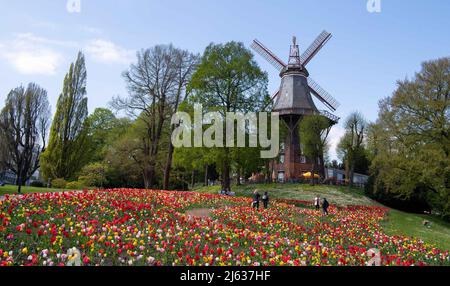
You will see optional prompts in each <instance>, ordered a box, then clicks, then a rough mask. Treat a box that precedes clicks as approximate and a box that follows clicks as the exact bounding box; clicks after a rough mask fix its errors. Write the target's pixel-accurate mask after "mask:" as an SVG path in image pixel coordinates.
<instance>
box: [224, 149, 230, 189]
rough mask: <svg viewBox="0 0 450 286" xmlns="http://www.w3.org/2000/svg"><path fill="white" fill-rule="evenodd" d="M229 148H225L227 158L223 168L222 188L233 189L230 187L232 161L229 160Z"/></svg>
mask: <svg viewBox="0 0 450 286" xmlns="http://www.w3.org/2000/svg"><path fill="white" fill-rule="evenodd" d="M228 150H229V149H228V148H225V159H224V160H223V168H222V190H224V191H231V187H230V163H229V161H228V155H229V154H228Z"/></svg>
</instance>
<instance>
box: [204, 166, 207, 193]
mask: <svg viewBox="0 0 450 286" xmlns="http://www.w3.org/2000/svg"><path fill="white" fill-rule="evenodd" d="M204 185H205V187H207V186H208V164H206V165H205V184H204Z"/></svg>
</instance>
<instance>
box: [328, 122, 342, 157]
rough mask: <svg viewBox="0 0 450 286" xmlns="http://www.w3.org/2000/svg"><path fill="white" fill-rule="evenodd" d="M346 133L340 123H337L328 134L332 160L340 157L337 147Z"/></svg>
mask: <svg viewBox="0 0 450 286" xmlns="http://www.w3.org/2000/svg"><path fill="white" fill-rule="evenodd" d="M344 134H345V129H344V128H342V127H341V126H339V125H336V126H334V127H333V128H332V129H331V131H330V134H329V135H328V142H329V143H328V144H329V147H330V152H329V153H330V159H331V160H337V159H338V156H337V152H336V148H337V146H338V144H339V141H340V140H341V138H342V136H344Z"/></svg>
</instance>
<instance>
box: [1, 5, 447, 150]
mask: <svg viewBox="0 0 450 286" xmlns="http://www.w3.org/2000/svg"><path fill="white" fill-rule="evenodd" d="M367 1H368V0H340V1H336V0H309V1H306V0H297V1H288V0H281V1H275V0H273V1H268V0H266V1H264V0H259V1H256V0H249V1H245V0H241V1H237V0H230V1H212V0H211V1H207V0H196V1H194V0H184V1H183V0H179V1H178V0H172V1H144V0H134V1H133V0H128V1H126V0H116V1H112V0H109V1H107V0H81V11H80V13H69V11H68V10H67V7H66V4H67V0H34V1H25V0H15V1H7V0H0V107H1V106H2V105H3V102H4V100H5V98H6V95H7V93H8V91H9V90H10V89H12V88H14V87H16V86H18V85H20V84H27V83H28V82H31V81H32V82H36V83H38V84H40V85H41V86H42V87H44V88H46V89H47V90H48V94H49V99H50V102H51V105H52V107H53V108H54V106H55V104H56V99H57V97H58V95H59V93H60V91H61V88H62V82H63V78H64V74H65V73H66V72H67V70H68V66H69V64H70V62H72V61H73V60H74V59H75V57H76V53H77V51H78V50H80V49H82V50H83V51H84V52H85V54H86V57H87V62H86V64H87V70H88V86H87V88H88V97H89V111H90V112H92V111H93V110H94V108H96V107H100V106H107V104H108V102H109V101H110V99H111V97H112V96H115V95H125V94H126V90H125V84H124V81H123V79H122V77H121V73H122V72H123V71H124V70H126V69H127V67H128V66H129V64H130V63H131V62H132V61H134V58H135V52H136V51H137V50H139V49H142V48H148V47H151V46H153V45H156V44H165V43H173V44H174V45H175V46H178V47H181V48H184V49H189V50H191V51H193V52H198V53H201V52H202V51H203V49H204V48H205V47H206V46H207V45H208V44H209V43H210V42H216V43H219V42H227V41H231V40H235V41H242V42H244V43H245V44H246V45H247V46H249V45H250V43H251V41H252V40H253V39H254V38H258V39H259V40H260V41H261V42H263V43H264V44H265V45H266V46H268V47H269V48H270V49H271V50H273V51H274V52H275V53H276V54H277V55H278V56H279V57H281V58H282V59H285V60H287V56H288V52H289V44H290V42H291V37H292V36H293V35H296V36H297V39H298V42H299V44H300V48H301V49H302V50H304V49H306V48H307V46H309V44H310V43H311V42H312V41H313V40H314V38H315V37H316V36H317V35H318V34H319V33H320V32H321V31H322V30H324V29H326V30H327V31H329V32H331V33H332V34H333V38H332V40H331V41H330V42H329V43H328V44H327V46H326V47H325V48H324V49H322V51H321V52H320V53H319V54H318V55H317V56H316V58H314V59H313V61H312V62H311V63H310V64H309V66H308V68H309V71H310V73H311V76H312V77H313V78H314V79H315V80H316V81H317V82H318V83H319V84H320V85H321V86H322V87H323V88H325V89H326V90H327V91H328V92H330V93H331V94H332V95H333V96H334V97H335V98H336V99H337V100H338V101H340V102H341V104H342V105H341V107H340V109H339V110H338V111H337V112H336V114H337V115H338V116H340V117H342V118H344V117H345V116H346V115H348V114H349V113H350V112H351V111H354V110H359V111H361V112H362V113H363V114H364V115H365V116H366V118H367V119H368V120H375V119H376V118H377V111H378V101H379V100H380V99H381V98H384V97H386V96H389V95H391V94H392V92H393V90H394V89H395V83H396V81H397V80H398V79H403V78H405V77H407V76H409V77H411V76H413V75H414V73H415V72H416V71H418V70H419V69H420V63H421V62H422V61H424V60H430V59H435V58H439V57H444V56H450V37H449V31H448V27H450V1H442V0H429V1H422V0H381V4H382V6H381V8H382V10H381V13H369V12H368V11H367V9H366V4H367ZM256 59H257V61H258V63H259V64H260V65H261V67H262V68H263V69H265V70H267V71H268V72H269V75H270V78H269V79H270V85H269V88H270V92H272V91H274V90H276V88H277V87H278V85H279V77H278V75H277V72H276V71H275V70H274V69H273V68H272V67H271V66H270V65H268V64H266V63H265V62H264V60H263V59H262V58H260V57H259V56H257V57H256ZM318 105H319V106H320V104H318ZM53 111H54V110H53ZM341 134H342V128H341V127H340V126H338V127H336V128H335V130H334V131H333V134H332V145H335V143H336V142H337V139H338V138H339V136H340V135H341ZM331 153H332V156H334V155H333V154H334V152H333V151H332V152H331Z"/></svg>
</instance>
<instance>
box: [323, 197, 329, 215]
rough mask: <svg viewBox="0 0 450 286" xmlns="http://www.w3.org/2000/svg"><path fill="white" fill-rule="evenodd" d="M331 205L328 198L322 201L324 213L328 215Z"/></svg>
mask: <svg viewBox="0 0 450 286" xmlns="http://www.w3.org/2000/svg"><path fill="white" fill-rule="evenodd" d="M329 206H330V204H329V203H328V201H327V199H326V198H324V199H323V202H322V209H323V214H324V215H328V207H329Z"/></svg>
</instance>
